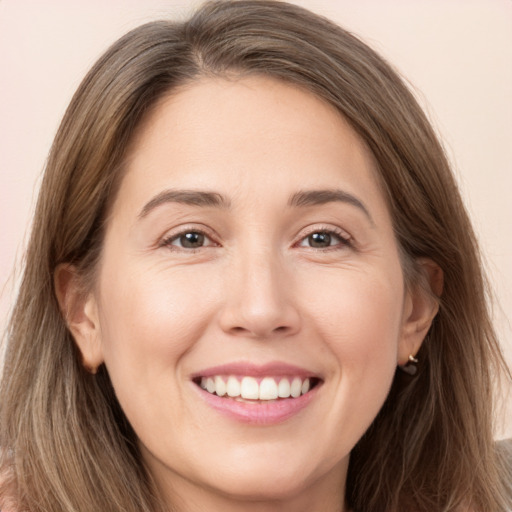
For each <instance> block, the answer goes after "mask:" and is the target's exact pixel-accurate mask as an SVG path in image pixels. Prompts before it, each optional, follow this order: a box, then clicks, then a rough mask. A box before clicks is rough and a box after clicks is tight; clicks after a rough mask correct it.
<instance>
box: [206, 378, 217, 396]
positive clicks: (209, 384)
mask: <svg viewBox="0 0 512 512" xmlns="http://www.w3.org/2000/svg"><path fill="white" fill-rule="evenodd" d="M206 390H207V391H208V393H215V381H214V380H213V379H212V378H211V377H208V378H207V379H206Z"/></svg>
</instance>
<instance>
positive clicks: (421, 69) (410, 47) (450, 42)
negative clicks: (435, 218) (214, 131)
mask: <svg viewBox="0 0 512 512" xmlns="http://www.w3.org/2000/svg"><path fill="white" fill-rule="evenodd" d="M198 3H199V2H195V1H192V2H190V1H189V2H187V1H176V0H167V1H163V0H144V1H143V0H138V1H137V0H109V1H108V2H104V1H100V0H89V1H87V2H85V1H82V2H79V1H70V0H60V1H59V0H45V1H44V2H41V1H40V0H0V193H1V195H0V292H1V295H0V332H1V331H3V330H4V327H5V322H6V317H7V315H8V312H9V309H10V307H11V305H12V303H13V299H14V296H15V290H16V283H17V279H18V278H19V274H20V266H21V258H22V255H23V251H24V245H25V242H26V239H27V233H28V227H27V226H28V225H29V222H30V218H31V212H32V209H33V206H34V203H35V198H36V194H37V187H38V183H39V180H40V176H41V172H42V169H43V167H44V162H45V158H46V155H47V153H48V150H49V147H50V144H51V142H52V139H53V136H54V134H55V131H56V129H57V126H58V123H59V121H60V118H61V116H62V114H63V113H64V110H65V108H66V106H67V104H68V102H69V100H70V98H71V95H72V94H73V92H74V90H75V89H76V87H77V86H78V84H79V82H80V80H81V78H82V77H83V75H84V74H85V72H86V71H87V69H88V68H89V67H90V66H91V65H92V64H93V62H94V61H95V60H96V58H97V57H98V56H99V55H100V53H101V52H102V51H103V50H104V49H105V48H106V47H107V46H108V45H109V44H110V43H111V42H113V41H114V40H115V39H117V38H118V37H119V36H120V35H122V34H123V33H125V32H126V31H128V30H129V29H131V28H132V27H134V26H137V25H139V24H141V23H143V22H146V21H149V20H151V19H155V18H162V17H172V18H175V17H181V16H185V15H187V14H188V13H189V12H190V11H191V10H192V9H193V6H194V5H198ZM295 3H297V4H300V5H303V6H305V7H308V8H310V9H312V10H315V11H317V12H319V13H320V14H324V15H325V16H327V17H329V18H331V19H334V20H336V21H337V22H339V23H340V24H341V25H343V26H345V27H346V28H348V29H350V30H351V31H353V32H355V33H356V34H358V35H360V36H361V37H362V38H363V39H364V40H365V41H366V42H367V43H369V44H370V45H371V46H373V47H374V48H375V49H377V50H378V51H379V52H381V53H382V54H383V55H384V56H386V57H388V58H389V60H390V61H391V62H392V63H393V64H394V65H395V66H396V68H397V69H398V70H399V71H400V72H401V73H402V74H403V75H404V76H405V77H406V78H407V79H408V80H409V81H410V82H411V83H412V84H414V85H413V88H414V90H415V92H416V94H417V97H418V99H419V100H420V102H421V103H422V105H423V106H424V107H425V109H426V110H427V112H428V114H429V116H430V118H431V120H432V122H433V123H434V125H435V126H436V127H437V130H438V132H439V133H440V135H441V137H442V138H443V140H444V142H445V146H446V150H447V153H448V155H449V157H450V159H451V161H452V162H453V165H454V169H455V172H456V174H457V177H458V179H459V182H460V186H461V190H462V193H463V195H464V197H465V199H466V203H467V205H468V208H469V210H470V213H471V215H472V217H473V220H474V223H475V227H476V229H477V232H478V234H479V236H480V240H481V245H482V249H483V253H484V255H485V258H486V263H487V268H488V272H489V274H490V277H491V279H492V283H493V286H494V289H495V292H496V297H497V302H496V308H495V309H496V311H495V318H496V325H497V327H498V330H499V333H500V336H501V340H502V343H503V346H504V349H505V351H506V353H507V357H508V358H509V361H511V362H512V328H511V326H510V321H511V319H512V201H511V200H510V196H511V194H512V64H511V63H512V2H511V1H510V0H415V1H414V2H412V1H410V0H401V1H399V0H359V1H353V0H302V1H296V2H295ZM15 268H16V270H15ZM511 402H512V399H511V397H510V396H509V398H508V399H507V403H508V405H509V411H508V414H507V413H504V414H503V419H504V421H503V426H502V427H501V428H500V430H499V433H498V435H499V436H500V437H503V436H509V437H510V436H512V419H510V418H512V407H511ZM507 418H508V419H507Z"/></svg>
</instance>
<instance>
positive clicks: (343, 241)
mask: <svg viewBox="0 0 512 512" xmlns="http://www.w3.org/2000/svg"><path fill="white" fill-rule="evenodd" d="M192 233H194V234H197V235H200V236H203V237H205V238H206V239H208V240H209V241H210V243H209V244H208V245H202V246H200V247H183V246H178V245H174V243H173V242H175V241H177V240H179V239H180V238H181V237H183V236H185V235H188V234H192ZM315 234H325V235H329V236H330V237H333V236H334V237H335V238H337V239H338V240H339V243H336V244H333V245H328V246H327V247H311V246H303V245H301V244H302V242H304V241H305V240H307V239H308V237H310V236H312V235H315ZM159 245H160V247H166V248H168V249H170V250H172V251H186V252H188V253H195V252H196V251H199V250H201V249H204V248H207V247H215V246H218V245H219V244H218V243H216V242H215V241H214V240H213V237H212V236H211V235H210V234H209V233H207V232H206V231H205V230H203V229H197V228H189V229H184V230H182V231H180V232H179V233H173V234H171V235H169V236H167V237H166V238H164V239H163V240H162V242H161V243H160V244H159ZM293 246H294V247H309V248H310V249H313V250H314V251H322V252H326V251H333V250H340V249H343V248H346V247H352V246H353V243H352V239H351V237H350V236H348V235H347V233H346V232H344V231H342V230H341V229H333V228H328V227H320V228H318V227H317V228H315V229H311V230H310V231H309V232H307V233H306V234H304V235H303V236H302V237H301V238H300V240H299V241H298V242H296V243H294V245H293Z"/></svg>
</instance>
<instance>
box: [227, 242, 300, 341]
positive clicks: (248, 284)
mask: <svg viewBox="0 0 512 512" xmlns="http://www.w3.org/2000/svg"><path fill="white" fill-rule="evenodd" d="M227 281H228V286H227V288H228V290H227V300H226V303H225V308H224V311H223V314H222V327H223V329H224V330H225V331H228V332H230V333H231V334H239V335H245V336H251V337H261V338H265V337H269V336H273V335H276V334H278V333H279V334H281V335H286V334H291V333H293V332H296V331H297V330H298V328H299V326H300V316H299V313H298V310H297V308H296V305H295V304H294V302H293V300H292V295H291V292H292V289H293V283H292V282H291V281H292V279H291V273H290V272H289V271H287V269H286V268H285V265H284V262H283V259H282V258H281V257H280V255H279V254H278V251H276V250H275V248H273V247H272V246H271V245H259V246H258V247H255V246H254V245H249V244H248V245H247V246H246V248H245V249H244V250H241V251H240V252H239V253H238V254H237V256H236V257H235V258H234V261H232V264H231V266H230V269H229V277H228V279H227Z"/></svg>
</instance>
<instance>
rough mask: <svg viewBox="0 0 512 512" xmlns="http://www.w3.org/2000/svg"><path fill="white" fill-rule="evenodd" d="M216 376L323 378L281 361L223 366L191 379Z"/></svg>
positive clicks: (198, 373) (214, 367)
mask: <svg viewBox="0 0 512 512" xmlns="http://www.w3.org/2000/svg"><path fill="white" fill-rule="evenodd" d="M215 375H241V376H245V375H247V376H250V377H266V376H268V377H272V376H274V377H301V378H303V379H305V378H306V377H317V378H319V379H320V378H321V377H320V376H319V375H317V374H315V373H314V372H311V371H308V370H306V369H304V368H300V367H299V366H294V365H291V364H287V363H282V362H279V361H275V362H271V363H266V364H262V365H256V364H254V363H246V362H236V363H229V364H223V365H219V366H213V367H211V368H206V369H204V370H201V371H199V372H196V373H194V374H193V375H192V376H191V377H192V379H197V378H198V377H213V376H215Z"/></svg>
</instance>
